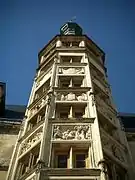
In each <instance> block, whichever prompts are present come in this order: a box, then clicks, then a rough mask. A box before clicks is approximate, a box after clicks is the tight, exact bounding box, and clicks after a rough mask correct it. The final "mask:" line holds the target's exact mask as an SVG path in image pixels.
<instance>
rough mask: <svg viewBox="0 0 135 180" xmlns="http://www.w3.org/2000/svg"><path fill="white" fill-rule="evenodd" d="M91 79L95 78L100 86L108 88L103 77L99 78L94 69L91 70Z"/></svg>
mask: <svg viewBox="0 0 135 180" xmlns="http://www.w3.org/2000/svg"><path fill="white" fill-rule="evenodd" d="M91 72H92V77H93V78H96V79H97V80H98V81H100V83H101V84H103V85H104V87H106V88H108V87H109V85H108V83H107V81H106V80H105V78H104V77H102V76H100V75H99V74H98V73H97V72H96V71H95V70H94V69H91Z"/></svg>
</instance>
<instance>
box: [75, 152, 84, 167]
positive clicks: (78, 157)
mask: <svg viewBox="0 0 135 180" xmlns="http://www.w3.org/2000/svg"><path fill="white" fill-rule="evenodd" d="M84 167H85V154H76V168H84Z"/></svg>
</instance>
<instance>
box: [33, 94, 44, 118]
mask: <svg viewBox="0 0 135 180" xmlns="http://www.w3.org/2000/svg"><path fill="white" fill-rule="evenodd" d="M46 103H47V99H46V98H45V97H44V98H42V99H41V100H40V101H39V102H38V103H37V104H36V105H35V106H34V108H32V109H31V110H30V117H31V116H32V115H34V114H35V113H36V112H37V111H38V110H39V109H41V108H42V107H43V106H44V105H45V104H46Z"/></svg>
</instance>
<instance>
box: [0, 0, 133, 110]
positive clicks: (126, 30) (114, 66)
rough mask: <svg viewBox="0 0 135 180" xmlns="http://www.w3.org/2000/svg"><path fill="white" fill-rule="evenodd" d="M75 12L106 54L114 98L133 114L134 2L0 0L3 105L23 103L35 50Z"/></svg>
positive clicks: (25, 100) (78, 19)
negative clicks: (5, 92)
mask: <svg viewBox="0 0 135 180" xmlns="http://www.w3.org/2000/svg"><path fill="white" fill-rule="evenodd" d="M73 16H76V17H77V20H76V22H77V23H78V24H80V26H81V27H82V28H83V30H84V33H85V34H87V35H88V36H89V37H90V38H92V40H93V41H95V43H97V44H98V45H99V46H100V47H101V49H103V50H104V51H105V53H106V67H107V69H108V76H109V81H110V84H111V87H112V93H113V98H114V102H115V104H116V106H117V108H118V110H119V111H121V112H135V95H134V92H135V82H134V78H135V57H134V56H135V55H134V53H135V1H134V0H113V1H111V0H110V1H109V0H99V1H92V0H83V1H81V0H80V1H79V0H74V1H73V0H72V1H71V0H68V1H61V0H58V1H51V0H50V1H48V0H44V1H43V0H36V1H35V0H23V1H22V0H0V81H4V82H6V83H7V97H6V103H7V104H26V103H27V101H28V97H29V93H30V90H31V87H32V83H33V79H34V75H35V69H36V67H37V62H38V58H37V54H38V52H39V50H41V49H42V48H43V47H44V45H45V44H46V43H47V42H48V41H49V40H50V39H51V38H53V36H55V35H56V34H58V33H59V28H60V26H61V25H62V24H63V23H65V22H66V21H68V20H70V19H71V18H72V17H73Z"/></svg>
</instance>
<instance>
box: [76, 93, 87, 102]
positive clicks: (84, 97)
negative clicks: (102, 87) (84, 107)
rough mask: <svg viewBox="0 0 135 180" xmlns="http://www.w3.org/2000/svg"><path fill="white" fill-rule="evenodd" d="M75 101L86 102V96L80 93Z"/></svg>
mask: <svg viewBox="0 0 135 180" xmlns="http://www.w3.org/2000/svg"><path fill="white" fill-rule="evenodd" d="M77 99H78V101H86V100H87V95H86V94H85V93H82V95H81V96H78V97H77Z"/></svg>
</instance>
